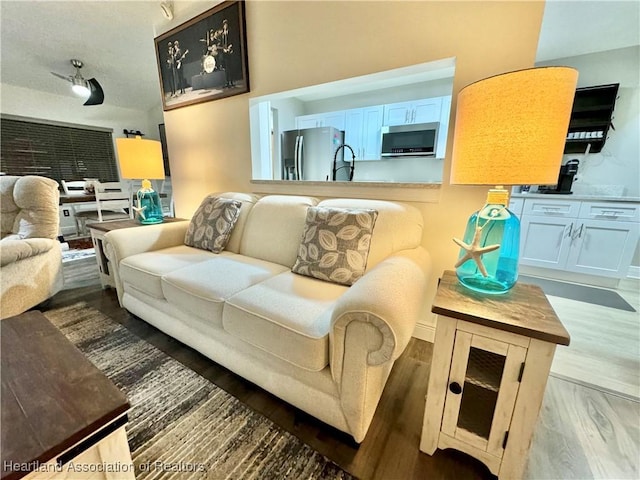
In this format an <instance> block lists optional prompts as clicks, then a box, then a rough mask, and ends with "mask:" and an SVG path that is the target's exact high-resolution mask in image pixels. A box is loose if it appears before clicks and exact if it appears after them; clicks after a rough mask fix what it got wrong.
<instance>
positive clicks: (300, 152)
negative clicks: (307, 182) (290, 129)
mask: <svg viewBox="0 0 640 480" xmlns="http://www.w3.org/2000/svg"><path fill="white" fill-rule="evenodd" d="M303 141H304V137H303V136H302V135H300V143H299V144H298V180H304V170H303V169H302V166H303V164H304V162H303V161H302V159H303V155H304V153H303Z"/></svg>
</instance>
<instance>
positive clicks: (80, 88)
mask: <svg viewBox="0 0 640 480" xmlns="http://www.w3.org/2000/svg"><path fill="white" fill-rule="evenodd" d="M71 83H72V85H71V90H73V93H75V94H76V95H78V96H80V97H88V96H89V95H90V94H91V90H89V87H88V86H87V82H85V80H84V78H82V77H72V78H71Z"/></svg>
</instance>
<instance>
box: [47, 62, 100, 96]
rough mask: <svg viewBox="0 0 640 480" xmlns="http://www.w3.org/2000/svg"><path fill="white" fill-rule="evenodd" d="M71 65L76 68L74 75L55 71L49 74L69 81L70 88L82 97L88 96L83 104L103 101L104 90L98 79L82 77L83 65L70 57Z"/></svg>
mask: <svg viewBox="0 0 640 480" xmlns="http://www.w3.org/2000/svg"><path fill="white" fill-rule="evenodd" d="M71 65H73V66H74V67H75V69H76V74H75V75H61V74H59V73H56V72H51V74H52V75H55V76H56V77H58V78H61V79H63V80H66V81H68V82H71V89H72V90H73V93H75V94H76V95H80V96H83V97H86V96H89V98H88V99H87V101H86V102H84V105H101V104H102V102H104V91H103V90H102V87H101V86H100V84H99V83H98V81H97V80H96V79H95V78H90V79H89V80H85V79H84V77H83V76H82V75H81V74H80V69H81V68H82V65H83V63H82V62H81V61H80V60H76V59H72V60H71Z"/></svg>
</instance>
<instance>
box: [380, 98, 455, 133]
mask: <svg viewBox="0 0 640 480" xmlns="http://www.w3.org/2000/svg"><path fill="white" fill-rule="evenodd" d="M443 98H446V97H433V98H426V99H423V100H414V101H411V102H400V103H392V104H388V105H385V106H384V121H383V125H385V126H392V125H409V124H412V123H430V122H440V117H441V113H442V100H443Z"/></svg>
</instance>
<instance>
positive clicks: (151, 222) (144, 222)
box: [138, 218, 164, 225]
mask: <svg viewBox="0 0 640 480" xmlns="http://www.w3.org/2000/svg"><path fill="white" fill-rule="evenodd" d="M138 221H139V222H140V223H141V224H142V225H155V224H156V223H162V222H163V221H164V220H163V219H162V218H147V219H145V220H141V219H138Z"/></svg>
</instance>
